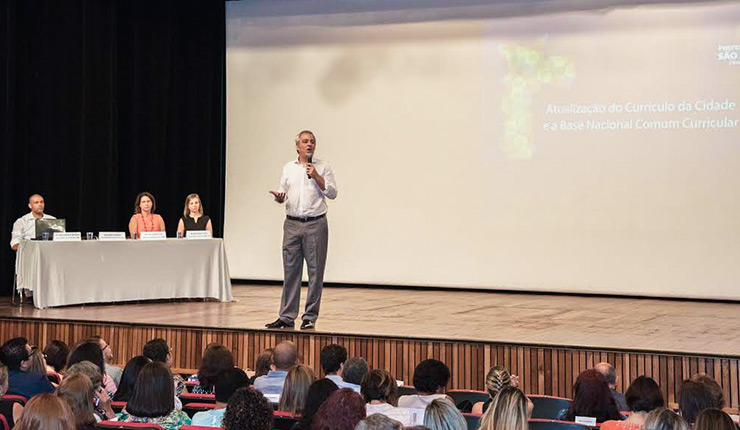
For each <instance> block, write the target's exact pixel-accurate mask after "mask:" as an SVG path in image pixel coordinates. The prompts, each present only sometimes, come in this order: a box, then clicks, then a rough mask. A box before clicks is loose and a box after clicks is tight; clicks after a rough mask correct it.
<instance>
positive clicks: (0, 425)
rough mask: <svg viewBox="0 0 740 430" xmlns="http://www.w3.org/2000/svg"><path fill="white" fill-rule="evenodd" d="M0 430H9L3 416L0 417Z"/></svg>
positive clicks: (8, 425)
mask: <svg viewBox="0 0 740 430" xmlns="http://www.w3.org/2000/svg"><path fill="white" fill-rule="evenodd" d="M0 430H10V424H8V420H6V419H5V416H4V415H0Z"/></svg>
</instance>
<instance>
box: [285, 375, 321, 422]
mask: <svg viewBox="0 0 740 430" xmlns="http://www.w3.org/2000/svg"><path fill="white" fill-rule="evenodd" d="M314 382H316V374H315V373H314V371H313V369H311V368H310V367H308V366H306V365H305V364H299V365H297V366H293V367H292V368H291V369H290V370H289V371H288V375H287V376H286V377H285V384H284V385H283V394H282V395H281V396H280V403H279V404H278V411H280V412H287V413H289V414H291V415H296V414H301V413H303V409H304V408H305V407H306V396H307V394H308V387H310V386H311V384H313V383H314Z"/></svg>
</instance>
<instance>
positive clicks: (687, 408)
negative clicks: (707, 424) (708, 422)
mask: <svg viewBox="0 0 740 430" xmlns="http://www.w3.org/2000/svg"><path fill="white" fill-rule="evenodd" d="M678 408H679V410H680V411H681V416H682V417H683V419H685V420H686V422H687V423H689V425H693V424H694V422H695V421H696V417H698V416H699V414H700V413H701V411H703V410H704V409H708V408H717V396H716V395H715V394H714V393H713V392H712V390H711V388H709V386H708V385H707V384H706V383H703V382H698V381H694V380H691V379H686V380H684V381H683V382H682V383H681V390H680V391H679V393H678ZM717 409H719V408H717Z"/></svg>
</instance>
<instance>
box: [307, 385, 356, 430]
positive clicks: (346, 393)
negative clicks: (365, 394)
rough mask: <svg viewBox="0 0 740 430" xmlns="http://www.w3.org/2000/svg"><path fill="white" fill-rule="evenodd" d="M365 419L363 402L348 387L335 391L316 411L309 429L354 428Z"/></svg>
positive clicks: (342, 429) (348, 429) (345, 429)
mask: <svg viewBox="0 0 740 430" xmlns="http://www.w3.org/2000/svg"><path fill="white" fill-rule="evenodd" d="M363 419H365V402H363V401H362V397H361V396H360V395H359V394H357V393H356V392H354V391H352V390H350V389H349V388H342V389H339V390H337V391H335V392H334V393H333V394H332V395H331V396H329V398H328V399H326V401H325V402H324V404H323V405H321V407H320V408H319V410H318V411H317V412H316V415H314V417H313V422H312V423H311V430H354V428H355V427H356V426H357V423H359V422H360V421H362V420H363Z"/></svg>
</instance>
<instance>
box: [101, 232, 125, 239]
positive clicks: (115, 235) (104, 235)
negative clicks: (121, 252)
mask: <svg viewBox="0 0 740 430" xmlns="http://www.w3.org/2000/svg"><path fill="white" fill-rule="evenodd" d="M98 239H100V240H102V241H116V240H126V233H124V232H122V231H101V232H100V234H99V235H98Z"/></svg>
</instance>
